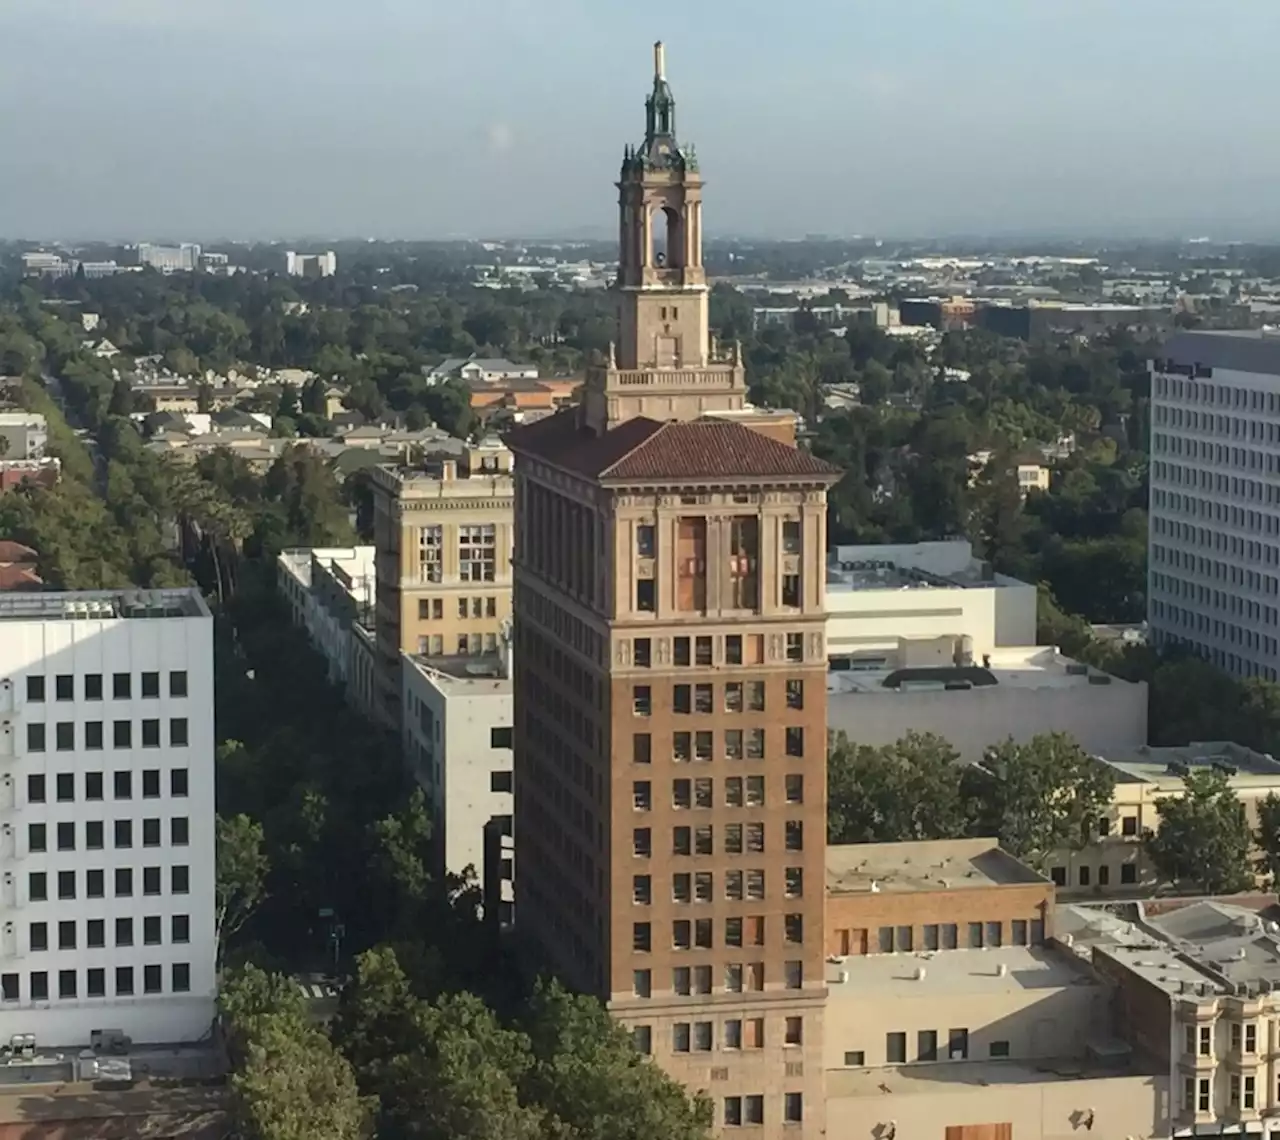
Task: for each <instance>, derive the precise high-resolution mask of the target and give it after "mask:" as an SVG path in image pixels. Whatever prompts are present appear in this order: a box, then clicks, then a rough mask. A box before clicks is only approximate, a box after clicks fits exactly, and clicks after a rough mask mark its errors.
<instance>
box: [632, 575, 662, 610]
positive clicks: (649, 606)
mask: <svg viewBox="0 0 1280 1140" xmlns="http://www.w3.org/2000/svg"><path fill="white" fill-rule="evenodd" d="M657 608H658V606H657V590H656V589H655V584H654V581H653V579H652V578H637V579H636V609H637V610H639V611H640V613H643V614H651V613H653V612H654V611H655V610H656V609H657Z"/></svg>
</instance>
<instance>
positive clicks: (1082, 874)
mask: <svg viewBox="0 0 1280 1140" xmlns="http://www.w3.org/2000/svg"><path fill="white" fill-rule="evenodd" d="M1079 878H1080V885H1081V886H1082V887H1087V886H1088V885H1089V879H1090V875H1089V868H1088V867H1087V866H1086V867H1081V868H1080V870H1079Z"/></svg>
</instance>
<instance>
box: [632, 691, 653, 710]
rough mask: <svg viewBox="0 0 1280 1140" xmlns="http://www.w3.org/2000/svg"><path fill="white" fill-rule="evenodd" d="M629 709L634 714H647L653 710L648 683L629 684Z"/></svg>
mask: <svg viewBox="0 0 1280 1140" xmlns="http://www.w3.org/2000/svg"><path fill="white" fill-rule="evenodd" d="M631 711H632V712H634V713H635V715H636V716H649V714H650V713H652V712H653V695H652V693H651V691H650V689H649V686H648V685H632V686H631Z"/></svg>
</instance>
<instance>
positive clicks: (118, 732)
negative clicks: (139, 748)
mask: <svg viewBox="0 0 1280 1140" xmlns="http://www.w3.org/2000/svg"><path fill="white" fill-rule="evenodd" d="M111 746H112V747H113V748H131V747H133V722H132V721H128V720H117V721H112V723H111Z"/></svg>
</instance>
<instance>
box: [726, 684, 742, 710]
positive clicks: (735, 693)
mask: <svg viewBox="0 0 1280 1140" xmlns="http://www.w3.org/2000/svg"><path fill="white" fill-rule="evenodd" d="M742 707H743V702H742V682H741V681H730V682H728V684H726V685H725V687H724V711H725V712H728V713H740V712H741V711H742Z"/></svg>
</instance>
